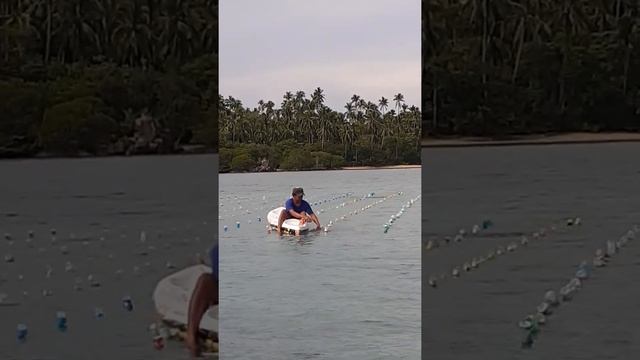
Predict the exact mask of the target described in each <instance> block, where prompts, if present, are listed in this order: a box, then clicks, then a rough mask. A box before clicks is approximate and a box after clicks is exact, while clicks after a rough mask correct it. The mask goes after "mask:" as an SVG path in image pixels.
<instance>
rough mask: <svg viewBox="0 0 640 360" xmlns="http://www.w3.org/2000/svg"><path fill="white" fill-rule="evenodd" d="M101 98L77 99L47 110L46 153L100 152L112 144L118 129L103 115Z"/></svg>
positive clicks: (43, 133) (43, 139)
mask: <svg viewBox="0 0 640 360" xmlns="http://www.w3.org/2000/svg"><path fill="white" fill-rule="evenodd" d="M101 105H102V102H101V101H100V99H98V98H95V97H83V98H77V99H74V100H71V101H68V102H64V103H59V104H57V105H54V106H52V107H51V108H49V109H47V111H46V112H45V115H44V121H43V122H42V126H41V127H40V138H41V142H42V146H43V147H44V149H45V150H46V151H50V152H57V153H63V154H73V153H77V152H79V151H86V152H89V153H94V154H95V153H96V152H97V151H98V149H99V148H100V147H101V146H104V145H106V144H107V143H108V142H109V140H110V139H109V136H110V132H111V131H112V130H113V128H114V127H115V126H116V124H115V122H114V121H113V119H111V118H109V117H108V116H106V115H104V114H101V113H100V112H99V109H100V107H101Z"/></svg>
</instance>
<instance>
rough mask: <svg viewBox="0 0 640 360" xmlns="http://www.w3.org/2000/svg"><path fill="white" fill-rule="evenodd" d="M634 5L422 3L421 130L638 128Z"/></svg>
mask: <svg viewBox="0 0 640 360" xmlns="http://www.w3.org/2000/svg"><path fill="white" fill-rule="evenodd" d="M639 12H640V3H639V2H637V1H635V0H634V1H632V0H611V1H600V0H520V1H513V0H423V14H422V18H423V34H422V37H423V40H422V41H423V61H424V64H423V110H424V114H425V117H424V119H423V126H422V128H423V136H439V135H479V136H502V135H511V134H528V133H542V132H568V131H612V130H635V131H637V130H638V129H640V115H639V114H640V17H639Z"/></svg>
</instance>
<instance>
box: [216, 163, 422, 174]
mask: <svg viewBox="0 0 640 360" xmlns="http://www.w3.org/2000/svg"><path fill="white" fill-rule="evenodd" d="M421 167H422V165H383V166H345V167H341V168H334V169H303V170H275V171H244V172H242V171H226V172H220V174H274V173H286V172H306V171H308V172H313V171H336V170H405V169H419V168H421Z"/></svg>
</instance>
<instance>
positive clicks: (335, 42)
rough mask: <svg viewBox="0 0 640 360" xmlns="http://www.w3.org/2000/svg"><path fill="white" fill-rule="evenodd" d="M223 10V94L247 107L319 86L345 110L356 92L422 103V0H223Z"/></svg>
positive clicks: (367, 96)
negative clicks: (395, 96)
mask: <svg viewBox="0 0 640 360" xmlns="http://www.w3.org/2000/svg"><path fill="white" fill-rule="evenodd" d="M219 15H220V49H219V54H220V67H219V68H220V94H222V95H223V96H224V97H228V96H229V95H231V96H233V97H235V98H237V99H239V100H241V101H242V103H243V105H244V106H245V107H255V106H257V103H258V100H260V99H263V100H265V101H268V100H271V101H273V102H274V103H276V107H277V108H279V107H280V103H281V102H282V96H283V95H284V93H285V92H286V91H291V92H292V93H294V94H295V92H296V91H298V90H303V91H304V92H305V93H306V94H307V97H310V95H311V93H312V92H313V90H314V89H315V88H317V87H320V88H322V89H323V90H324V95H325V104H326V105H328V106H329V107H331V108H333V109H334V110H338V111H341V112H343V111H344V105H345V103H347V102H348V101H349V99H350V98H351V96H352V95H353V94H358V95H360V96H361V97H363V98H364V99H365V100H369V101H373V102H375V103H377V102H378V99H380V97H381V96H384V97H386V98H387V99H389V108H392V107H393V101H392V98H393V95H395V94H397V93H398V92H400V93H402V94H403V95H404V98H405V102H406V103H407V104H408V105H415V106H418V107H419V106H420V86H421V84H420V76H421V72H420V67H421V65H420V60H421V59H420V57H421V52H420V49H421V44H420V41H421V32H420V31H421V26H420V20H421V18H420V16H421V15H420V0H316V1H314V0H220V14H219Z"/></svg>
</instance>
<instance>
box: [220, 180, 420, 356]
mask: <svg viewBox="0 0 640 360" xmlns="http://www.w3.org/2000/svg"><path fill="white" fill-rule="evenodd" d="M295 185H301V186H303V187H304V189H305V193H306V197H305V199H306V200H307V201H309V202H310V203H314V202H316V201H319V200H323V199H332V198H334V197H336V196H338V195H342V194H345V193H347V192H352V193H353V195H352V196H349V198H348V199H345V198H341V199H336V200H333V201H329V202H326V203H323V204H320V205H315V206H313V205H312V207H313V209H314V211H316V213H317V212H318V211H319V210H321V209H324V210H326V211H325V212H324V213H320V214H318V216H319V218H320V221H321V222H322V224H323V225H327V224H328V222H329V221H330V220H334V219H335V218H336V217H340V216H342V215H343V214H349V213H350V212H352V211H353V210H355V209H359V210H361V209H362V207H364V206H366V205H367V204H371V203H374V202H376V201H379V200H381V199H380V198H365V199H364V200H361V201H359V202H357V203H347V204H346V205H345V207H339V208H338V209H336V208H335V207H336V206H339V205H340V204H341V203H343V202H345V201H349V200H353V199H358V198H362V197H363V196H366V195H367V194H369V193H371V192H374V197H383V196H388V195H391V194H393V193H397V192H399V191H403V192H404V194H403V195H401V196H396V197H392V198H389V199H388V200H386V201H384V202H383V203H380V204H378V205H376V206H373V207H371V208H369V209H367V210H365V211H364V212H362V211H360V212H359V213H358V214H355V215H352V216H351V215H348V217H347V218H346V219H345V220H344V221H338V222H337V223H336V224H335V225H334V226H333V227H332V228H331V229H330V231H329V232H328V233H324V232H319V233H311V234H308V235H305V236H303V237H302V238H301V239H297V238H295V237H283V238H280V237H278V236H277V235H276V234H275V233H270V234H269V233H267V231H266V224H265V218H266V215H267V212H268V211H269V210H271V209H272V208H275V207H278V206H282V204H283V203H284V201H285V200H286V199H287V197H288V196H289V194H290V191H291V188H292V186H295ZM419 194H420V170H419V169H408V170H367V171H326V172H301V173H295V172H291V173H270V174H225V175H221V177H220V230H219V231H220V254H221V255H220V262H221V264H220V272H221V275H220V278H221V290H220V291H221V297H220V301H221V304H220V344H221V350H220V351H221V358H223V359H418V358H419V357H420V252H419V246H420V242H419V234H420V227H419V226H418V224H420V216H421V204H420V201H419V200H418V201H416V202H415V203H414V205H413V206H412V207H410V208H408V209H407V210H406V212H405V213H404V215H403V216H402V217H401V218H400V219H399V220H398V221H397V222H396V223H395V224H394V225H393V226H392V227H391V229H390V230H389V232H388V233H386V234H385V233H384V232H383V230H384V229H383V225H384V223H385V222H386V221H388V219H389V217H390V216H391V215H392V214H396V213H397V212H398V211H399V210H400V209H401V207H402V205H403V204H405V203H406V202H407V201H409V200H410V199H412V198H415V197H417V196H418V195H419ZM236 197H237V199H236ZM263 197H264V200H263ZM240 207H242V208H240ZM247 210H249V213H247ZM259 217H260V218H261V219H260V220H261V221H259V220H258V218H259ZM237 221H239V222H240V228H239V229H238V228H236V222H237ZM224 225H227V227H228V230H227V231H226V232H225V231H224Z"/></svg>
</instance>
